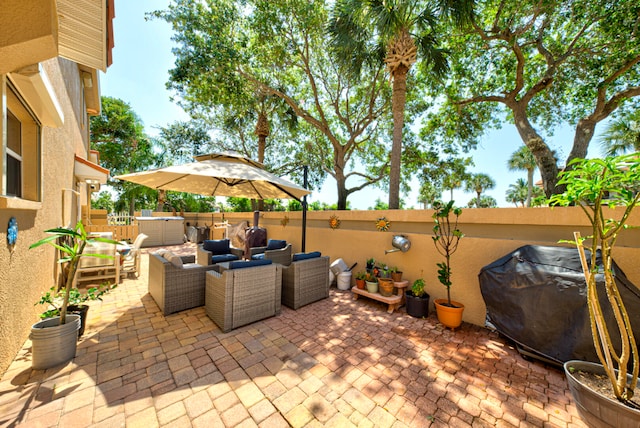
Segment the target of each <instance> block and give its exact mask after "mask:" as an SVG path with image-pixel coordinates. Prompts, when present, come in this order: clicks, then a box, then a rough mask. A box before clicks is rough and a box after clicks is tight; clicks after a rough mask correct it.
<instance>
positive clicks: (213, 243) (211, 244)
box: [202, 239, 231, 256]
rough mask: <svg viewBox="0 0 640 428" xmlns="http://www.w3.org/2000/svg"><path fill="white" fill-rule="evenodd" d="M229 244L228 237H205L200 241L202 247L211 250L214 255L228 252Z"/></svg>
mask: <svg viewBox="0 0 640 428" xmlns="http://www.w3.org/2000/svg"><path fill="white" fill-rule="evenodd" d="M230 247H231V244H230V242H229V240H228V239H206V240H205V241H204V242H203V243H202V248H203V249H205V250H207V251H211V253H212V254H213V255H214V256H216V255H218V254H229V253H230V252H231V251H230Z"/></svg>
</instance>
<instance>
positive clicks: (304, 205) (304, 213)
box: [302, 165, 309, 253]
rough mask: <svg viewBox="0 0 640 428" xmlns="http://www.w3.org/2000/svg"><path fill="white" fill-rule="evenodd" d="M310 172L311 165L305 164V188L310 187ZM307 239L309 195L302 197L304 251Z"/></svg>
mask: <svg viewBox="0 0 640 428" xmlns="http://www.w3.org/2000/svg"><path fill="white" fill-rule="evenodd" d="M308 172H309V167H308V166H307V165H305V166H304V188H305V189H308V187H309V181H308V178H307V173H308ZM306 241H307V195H304V196H303V197H302V252H303V253H305V252H306V244H307V243H306Z"/></svg>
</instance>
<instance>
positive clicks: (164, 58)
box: [100, 0, 602, 209]
mask: <svg viewBox="0 0 640 428" xmlns="http://www.w3.org/2000/svg"><path fill="white" fill-rule="evenodd" d="M168 4H169V0H135V1H132V0H115V14H116V17H115V19H114V21H113V27H114V42H115V46H114V49H113V64H112V65H111V66H110V67H109V68H108V69H107V72H106V73H102V72H101V73H100V74H101V75H100V89H101V93H102V95H103V96H110V97H115V98H119V99H121V100H123V101H125V102H127V103H128V104H129V105H130V106H131V108H132V110H133V111H134V112H135V113H136V114H137V115H138V116H139V117H140V118H141V119H142V122H143V123H144V126H145V132H146V133H147V134H148V135H150V136H156V135H158V128H159V127H164V126H167V125H169V124H171V123H173V122H176V121H187V120H189V115H188V114H187V113H185V112H184V111H183V110H182V109H181V108H180V107H179V106H178V105H176V104H175V103H173V102H172V101H171V95H172V94H171V93H170V92H169V91H168V90H167V89H166V82H167V81H168V78H169V73H168V72H169V70H170V69H172V68H173V66H174V60H175V58H174V56H173V54H172V53H171V48H172V47H173V42H172V41H171V35H172V30H171V27H170V25H169V24H168V23H166V22H165V21H162V20H158V19H153V20H148V21H147V20H145V13H146V12H151V11H153V10H162V9H166V8H167V6H168ZM601 129H602V126H600V127H599V128H598V130H601ZM596 139H597V133H596V137H595V138H594V141H593V142H592V144H591V145H592V147H594V146H596V144H595V143H596V142H595V140H596ZM572 142H573V130H572V129H570V128H569V127H564V128H561V129H559V130H558V131H556V133H555V136H554V137H552V138H551V139H549V140H547V143H548V144H549V146H550V147H551V149H553V150H556V151H557V152H558V154H559V155H560V159H563V158H565V157H566V155H567V154H568V153H569V150H570V148H571V144H572ZM521 145H522V140H521V139H520V137H519V135H518V133H517V131H516V129H515V127H514V125H511V124H508V123H505V125H504V126H503V129H501V130H492V131H490V132H488V133H487V134H486V135H485V136H484V137H483V138H482V140H481V143H480V145H479V146H478V148H477V149H476V150H474V151H472V152H471V153H470V154H469V155H470V156H472V157H473V161H474V164H475V166H474V167H473V168H471V169H470V172H474V173H479V172H482V173H485V174H488V175H489V176H490V177H491V178H493V180H494V181H495V182H496V186H495V188H493V189H491V190H487V191H486V192H485V193H484V194H485V195H488V196H491V197H493V198H494V199H495V200H496V201H497V202H498V206H499V207H508V206H513V205H512V204H509V203H507V202H506V200H505V192H506V191H507V189H508V188H509V185H510V184H514V183H515V182H516V180H517V179H518V178H523V179H526V176H527V175H526V171H517V172H516V171H509V170H508V167H507V162H508V159H509V157H510V156H511V154H512V153H513V152H515V151H516V150H518V148H519V147H520V146H521ZM539 179H540V174H539V172H538V171H537V170H536V173H535V176H534V180H536V181H537V180H539ZM355 185H356V182H353V183H352V182H349V181H348V182H347V186H348V187H351V186H355ZM418 188H419V184H418V182H417V180H413V181H412V182H411V192H410V193H409V194H403V195H401V199H402V200H404V201H405V207H407V208H410V207H414V208H421V207H420V204H418V202H417V195H418ZM473 197H475V193H465V192H463V191H462V190H455V191H454V193H453V199H454V200H456V205H458V206H466V204H467V202H468V201H469V200H470V199H472V198H473ZM378 198H379V199H381V200H382V201H383V202H387V201H388V194H387V193H386V192H384V191H383V190H381V189H377V188H367V189H365V190H361V191H359V192H356V193H353V194H351V195H350V196H349V198H348V201H349V202H350V205H351V208H352V209H367V208H369V207H373V206H374V205H375V201H376V200H377V199H378ZM442 198H443V199H444V200H448V199H449V198H450V194H449V191H445V192H444V194H443V195H442ZM307 200H308V202H310V203H311V202H314V201H319V202H326V203H328V204H335V203H336V202H337V191H336V184H335V180H333V178H331V177H329V176H328V177H327V179H326V181H325V184H324V186H323V187H322V188H321V189H320V191H316V192H314V193H312V194H311V195H310V196H309V197H308V198H307Z"/></svg>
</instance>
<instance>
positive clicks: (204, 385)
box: [0, 245, 585, 428]
mask: <svg viewBox="0 0 640 428" xmlns="http://www.w3.org/2000/svg"><path fill="white" fill-rule="evenodd" d="M176 248H178V247H176ZM176 248H173V250H175V249H176ZM180 248H182V250H183V251H184V250H186V251H191V252H193V246H189V245H185V246H182V247H180ZM150 250H152V249H150ZM142 270H143V275H142V276H141V277H140V278H139V279H138V280H132V279H128V280H125V281H124V282H123V283H122V284H121V285H120V286H119V287H118V288H117V289H116V290H114V291H113V292H112V293H110V294H109V295H107V296H105V298H104V301H103V302H91V309H90V311H89V319H88V322H87V329H86V332H85V334H84V337H83V338H82V340H81V341H80V342H79V343H78V351H77V354H76V358H75V359H74V360H73V362H71V363H70V364H68V365H66V366H64V367H58V368H55V369H50V370H46V371H43V370H32V369H31V358H30V342H29V341H27V342H26V343H25V345H24V347H23V349H22V350H21V351H20V352H19V354H18V355H17V357H16V359H15V361H14V362H13V364H12V365H11V366H10V368H9V369H8V371H7V372H6V373H5V375H4V376H3V378H2V380H1V381H0V426H1V427H6V426H10V427H13V426H20V427H23V426H24V427H119V426H127V427H138V426H141V427H144V428H151V427H156V426H171V427H181V426H184V427H189V426H193V427H217V426H228V427H255V426H260V427H287V426H294V427H302V426H308V427H314V426H328V427H348V426H358V427H374V426H379V427H405V426H407V427H427V426H434V427H448V426H451V427H471V426H472V427H488V426H498V427H584V426H585V425H584V424H583V423H582V421H581V420H580V419H579V417H578V416H577V412H576V409H575V406H574V405H573V404H572V401H571V397H570V393H569V391H568V388H567V384H566V381H565V378H564V375H563V373H562V372H561V371H559V370H558V369H556V368H553V367H549V366H545V365H544V364H542V363H539V362H530V361H526V360H524V359H523V358H521V357H520V356H519V355H518V353H517V352H516V351H515V350H514V349H513V348H512V347H511V346H510V345H509V344H508V343H506V342H505V341H504V340H503V339H502V338H501V337H499V336H498V335H497V334H496V333H493V332H490V331H489V330H486V329H483V328H480V327H476V326H472V325H469V324H464V325H463V326H462V328H461V329H460V330H458V331H456V332H451V331H449V330H446V329H444V328H443V327H442V326H441V325H439V324H438V323H437V321H436V319H435V314H432V315H431V316H430V317H429V318H428V319H424V320H423V319H415V318H412V317H410V316H408V315H407V314H406V313H405V311H404V309H403V308H401V309H400V310H399V311H396V312H394V313H392V314H389V313H387V311H386V308H385V306H384V305H383V304H381V303H378V302H375V301H371V300H369V299H360V300H358V301H354V300H353V299H352V296H351V294H350V292H343V291H339V290H336V289H335V288H332V291H331V295H330V297H329V298H328V299H325V300H323V301H321V302H317V303H314V304H311V305H308V306H305V307H303V308H300V309H298V310H297V311H293V310H291V309H288V308H286V307H283V309H282V313H281V314H280V315H279V316H277V317H274V318H270V319H268V320H265V321H262V322H257V323H254V324H251V325H249V326H245V327H243V328H239V329H236V330H233V331H232V332H230V333H227V334H224V333H222V332H221V331H220V329H219V328H218V327H217V326H216V325H215V324H214V323H213V322H212V321H211V320H210V319H209V318H208V317H207V315H206V313H205V311H204V308H195V309H191V310H188V311H184V312H181V313H178V314H174V315H170V316H167V317H164V316H163V315H162V314H161V313H160V312H159V309H158V307H157V306H156V304H155V302H154V301H153V299H152V298H151V297H150V296H149V294H148V293H147V275H146V271H147V257H146V256H143V269H142Z"/></svg>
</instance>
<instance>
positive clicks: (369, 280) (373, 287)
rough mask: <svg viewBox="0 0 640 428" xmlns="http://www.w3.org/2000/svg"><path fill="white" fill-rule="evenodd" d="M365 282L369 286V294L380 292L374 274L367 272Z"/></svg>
mask: <svg viewBox="0 0 640 428" xmlns="http://www.w3.org/2000/svg"><path fill="white" fill-rule="evenodd" d="M364 282H365V284H366V286H367V291H368V292H369V293H377V292H378V279H377V278H376V277H375V276H374V275H373V274H372V273H370V272H367V274H366V276H365V279H364Z"/></svg>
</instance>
